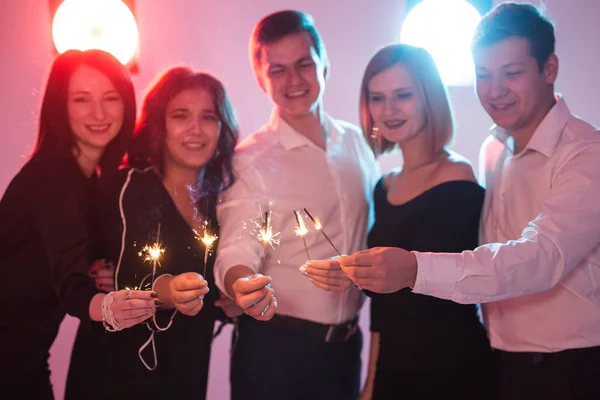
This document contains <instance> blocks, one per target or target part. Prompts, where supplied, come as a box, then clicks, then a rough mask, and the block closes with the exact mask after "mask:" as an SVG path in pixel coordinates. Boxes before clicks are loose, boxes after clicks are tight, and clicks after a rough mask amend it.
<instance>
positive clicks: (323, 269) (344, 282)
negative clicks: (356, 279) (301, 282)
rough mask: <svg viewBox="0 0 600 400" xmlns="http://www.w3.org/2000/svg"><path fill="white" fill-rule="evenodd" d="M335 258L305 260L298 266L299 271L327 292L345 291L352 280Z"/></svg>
mask: <svg viewBox="0 0 600 400" xmlns="http://www.w3.org/2000/svg"><path fill="white" fill-rule="evenodd" d="M337 258H338V257H334V258H331V259H329V260H319V261H315V260H311V261H307V262H306V263H305V264H303V265H302V266H301V267H300V268H299V270H300V273H301V274H302V275H304V276H306V277H307V278H309V279H311V281H312V283H313V285H315V286H316V287H318V288H321V289H323V290H327V291H328V292H338V293H342V292H345V291H346V290H348V288H349V287H350V286H351V285H352V280H351V279H350V278H349V277H348V275H346V273H345V272H344V271H343V270H342V267H341V265H340V263H339V262H338V261H337Z"/></svg>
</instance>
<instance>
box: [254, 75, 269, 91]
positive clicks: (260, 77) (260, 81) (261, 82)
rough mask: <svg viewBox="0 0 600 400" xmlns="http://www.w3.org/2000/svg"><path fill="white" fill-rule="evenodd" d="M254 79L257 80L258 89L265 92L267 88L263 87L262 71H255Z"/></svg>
mask: <svg viewBox="0 0 600 400" xmlns="http://www.w3.org/2000/svg"><path fill="white" fill-rule="evenodd" d="M256 81H257V82H258V86H259V87H260V89H261V90H262V91H263V92H264V93H267V90H266V89H265V81H264V79H263V75H262V71H258V72H257V73H256Z"/></svg>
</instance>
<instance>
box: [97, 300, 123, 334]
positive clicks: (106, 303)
mask: <svg viewBox="0 0 600 400" xmlns="http://www.w3.org/2000/svg"><path fill="white" fill-rule="evenodd" d="M114 294H115V292H110V293H108V294H107V295H106V296H104V298H103V299H102V305H101V309H102V325H103V326H104V329H106V330H107V331H108V332H117V331H120V330H123V329H125V327H123V326H122V325H121V324H119V323H118V322H117V320H116V319H115V316H114V314H113V312H112V310H111V308H110V306H111V305H112V303H113V302H114V300H115V299H114Z"/></svg>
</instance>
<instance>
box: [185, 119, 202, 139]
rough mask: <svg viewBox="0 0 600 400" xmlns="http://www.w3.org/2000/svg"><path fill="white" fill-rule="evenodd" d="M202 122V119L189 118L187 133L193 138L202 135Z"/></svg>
mask: <svg viewBox="0 0 600 400" xmlns="http://www.w3.org/2000/svg"><path fill="white" fill-rule="evenodd" d="M202 122H203V121H202V117H197V118H190V123H189V125H188V133H189V134H190V135H193V136H199V135H201V134H202V133H203V129H202Z"/></svg>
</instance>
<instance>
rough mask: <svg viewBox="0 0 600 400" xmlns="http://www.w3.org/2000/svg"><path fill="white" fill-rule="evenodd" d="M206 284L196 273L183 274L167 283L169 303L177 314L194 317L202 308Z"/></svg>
mask: <svg viewBox="0 0 600 400" xmlns="http://www.w3.org/2000/svg"><path fill="white" fill-rule="evenodd" d="M208 291H209V289H208V283H207V282H206V280H205V279H204V278H203V277H202V275H200V274H199V273H197V272H184V273H183V274H179V275H177V276H175V277H173V279H171V281H170V282H169V292H170V294H171V301H172V302H173V305H174V306H175V308H177V310H178V311H179V312H181V313H182V314H185V315H189V316H194V315H196V314H198V313H199V312H200V310H202V307H203V306H204V296H205V295H206V294H207V293H208Z"/></svg>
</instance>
